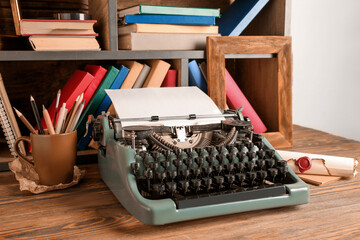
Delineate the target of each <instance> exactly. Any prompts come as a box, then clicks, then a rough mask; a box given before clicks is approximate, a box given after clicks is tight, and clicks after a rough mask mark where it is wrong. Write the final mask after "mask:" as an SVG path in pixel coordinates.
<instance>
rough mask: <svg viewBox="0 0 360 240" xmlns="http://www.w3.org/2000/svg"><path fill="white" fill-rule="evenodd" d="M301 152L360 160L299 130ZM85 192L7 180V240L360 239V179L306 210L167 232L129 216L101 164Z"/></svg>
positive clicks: (333, 188) (217, 220)
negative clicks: (24, 186)
mask: <svg viewBox="0 0 360 240" xmlns="http://www.w3.org/2000/svg"><path fill="white" fill-rule="evenodd" d="M289 149H292V150H294V151H302V152H309V153H321V154H331V155H337V156H345V157H360V143H359V142H357V141H353V140H349V139H344V138H341V137H336V136H333V135H330V134H327V133H323V132H320V131H315V130H312V129H308V128H303V127H299V126H294V146H293V148H288V150H289ZM80 167H81V168H83V169H86V170H87V174H86V177H85V179H84V180H82V181H81V182H80V184H79V185H77V186H75V187H73V188H70V189H67V190H61V191H55V192H49V193H44V194H40V195H32V194H30V193H26V192H20V191H19V188H18V183H17V181H16V180H15V178H14V176H13V175H12V173H10V172H2V173H0V193H1V194H0V213H1V214H0V223H1V224H0V239H204V238H206V239H359V238H360V227H359V222H360V177H359V176H357V177H356V178H352V179H343V180H340V181H337V182H334V183H330V184H328V185H325V186H320V187H315V186H311V187H310V192H311V198H310V203H308V204H306V205H300V206H293V207H282V208H276V209H268V210H259V211H252V212H246V213H236V214H231V215H226V216H219V217H212V218H205V219H198V220H192V221H187V222H181V223H175V224H169V225H164V226H147V225H144V224H142V223H140V222H139V221H138V220H137V219H135V218H134V217H133V216H132V215H130V214H129V213H128V212H127V211H126V210H125V209H124V208H123V207H122V206H121V205H120V203H119V202H118V201H117V200H116V199H115V197H114V196H113V195H112V193H111V192H110V191H109V190H108V188H107V187H106V186H105V184H104V183H103V182H102V181H101V179H100V176H99V173H98V168H97V165H96V164H93V165H83V166H80Z"/></svg>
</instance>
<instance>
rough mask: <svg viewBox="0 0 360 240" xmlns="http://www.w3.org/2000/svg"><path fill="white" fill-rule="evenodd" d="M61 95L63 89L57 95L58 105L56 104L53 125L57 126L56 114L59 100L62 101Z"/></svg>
mask: <svg viewBox="0 0 360 240" xmlns="http://www.w3.org/2000/svg"><path fill="white" fill-rule="evenodd" d="M60 96H61V90H60V89H59V90H58V92H57V95H56V105H55V113H54V119H53V126H55V123H56V114H57V111H58V108H59V101H60Z"/></svg>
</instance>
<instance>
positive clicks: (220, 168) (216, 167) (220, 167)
mask: <svg viewBox="0 0 360 240" xmlns="http://www.w3.org/2000/svg"><path fill="white" fill-rule="evenodd" d="M215 170H216V172H217V173H218V175H219V174H220V173H221V172H222V171H223V170H224V168H223V166H222V165H216V166H215Z"/></svg>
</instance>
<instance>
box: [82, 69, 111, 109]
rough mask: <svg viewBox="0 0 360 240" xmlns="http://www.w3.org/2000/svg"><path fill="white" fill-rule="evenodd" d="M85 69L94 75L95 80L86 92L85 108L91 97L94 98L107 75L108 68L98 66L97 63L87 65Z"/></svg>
mask: <svg viewBox="0 0 360 240" xmlns="http://www.w3.org/2000/svg"><path fill="white" fill-rule="evenodd" d="M84 70H85V71H86V72H88V73H90V74H91V75H93V76H94V80H93V81H91V83H90V84H89V86H88V87H87V88H86V90H85V92H84V98H83V99H84V100H85V104H84V108H85V107H86V106H87V104H88V103H89V101H90V99H91V98H92V96H93V95H94V93H95V91H96V89H97V88H98V86H99V84H100V83H101V81H102V80H103V78H104V77H105V75H106V72H107V70H106V69H105V68H103V67H101V66H96V65H86V66H85V68H84Z"/></svg>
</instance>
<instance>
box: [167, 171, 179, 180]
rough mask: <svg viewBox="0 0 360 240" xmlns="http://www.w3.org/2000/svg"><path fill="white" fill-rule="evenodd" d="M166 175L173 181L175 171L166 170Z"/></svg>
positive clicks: (175, 174)
mask: <svg viewBox="0 0 360 240" xmlns="http://www.w3.org/2000/svg"><path fill="white" fill-rule="evenodd" d="M168 175H169V178H171V180H172V181H174V179H175V178H176V176H177V171H175V170H171V171H168Z"/></svg>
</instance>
